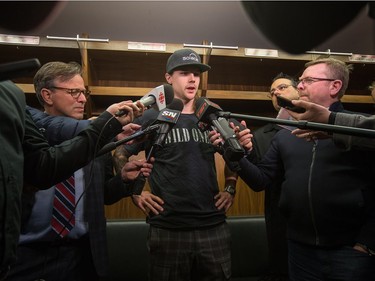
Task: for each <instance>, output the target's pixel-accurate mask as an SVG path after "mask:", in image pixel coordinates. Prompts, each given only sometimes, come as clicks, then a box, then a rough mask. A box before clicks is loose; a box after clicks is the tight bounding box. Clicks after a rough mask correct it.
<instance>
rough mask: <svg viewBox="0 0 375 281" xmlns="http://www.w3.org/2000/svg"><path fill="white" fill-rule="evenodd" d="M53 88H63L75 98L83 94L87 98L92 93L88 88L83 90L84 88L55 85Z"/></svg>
mask: <svg viewBox="0 0 375 281" xmlns="http://www.w3.org/2000/svg"><path fill="white" fill-rule="evenodd" d="M51 88H52V89H56V90H63V91H65V92H67V93H68V94H70V95H71V96H72V97H73V98H74V99H78V98H79V97H80V95H81V94H83V95H84V96H85V97H86V98H87V97H88V96H89V95H90V93H91V91H90V90H86V89H84V90H82V89H69V88H63V87H55V86H52V87H51Z"/></svg>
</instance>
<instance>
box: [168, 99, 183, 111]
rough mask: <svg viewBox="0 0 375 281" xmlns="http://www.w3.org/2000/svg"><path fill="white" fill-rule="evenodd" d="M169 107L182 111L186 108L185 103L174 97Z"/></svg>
mask: <svg viewBox="0 0 375 281" xmlns="http://www.w3.org/2000/svg"><path fill="white" fill-rule="evenodd" d="M167 108H169V109H173V110H177V111H182V109H183V108H184V104H183V103H182V100H180V99H173V100H172V102H171V103H170V104H168V105H167Z"/></svg>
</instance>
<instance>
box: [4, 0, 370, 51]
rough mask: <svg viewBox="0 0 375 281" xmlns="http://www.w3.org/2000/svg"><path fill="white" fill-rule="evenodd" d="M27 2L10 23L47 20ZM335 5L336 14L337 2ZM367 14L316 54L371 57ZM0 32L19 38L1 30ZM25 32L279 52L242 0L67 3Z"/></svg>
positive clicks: (37, 6) (283, 17)
mask: <svg viewBox="0 0 375 281" xmlns="http://www.w3.org/2000/svg"><path fill="white" fill-rule="evenodd" d="M2 2H3V3H4V1H2ZM30 2H31V3H33V5H34V7H35V9H34V7H33V8H27V9H23V8H22V5H21V4H18V6H17V7H18V9H17V12H15V14H17V13H20V12H22V11H23V14H22V16H20V15H19V16H14V15H10V16H9V18H10V20H11V21H13V23H18V25H21V24H23V23H25V25H27V24H29V21H28V20H27V18H29V17H31V15H33V17H34V18H36V19H44V18H46V17H45V15H41V14H40V13H41V11H42V10H41V9H40V7H46V5H48V2H44V1H40V2H36V1H29V3H30ZM0 5H3V4H1V3H0ZM337 7H338V8H337V13H338V14H340V1H337ZM44 10H45V9H44ZM306 12H308V11H306ZM367 12H368V11H367V7H366V8H364V9H363V10H362V11H361V12H360V13H359V15H358V17H356V18H355V19H353V20H352V21H351V22H350V23H349V24H348V25H347V26H345V27H344V28H343V29H342V30H341V31H339V32H337V33H336V34H334V35H333V36H332V37H331V38H329V39H328V40H326V41H325V42H324V43H322V44H321V45H319V46H317V47H316V48H315V50H318V51H326V50H328V49H329V50H330V51H331V52H350V53H354V54H375V23H374V20H372V19H371V18H369V17H368V16H367ZM278 16H279V18H277V19H276V20H279V22H280V24H282V23H283V19H285V18H286V17H292V16H293V15H289V14H284V13H280V15H278ZM317 20H319V19H317ZM311 24H314V23H313V22H312V23H311ZM285 32H293V30H285ZM316 32H319V30H317V31H316ZM0 33H5V34H9V33H10V34H18V33H17V32H15V31H14V30H13V31H10V30H6V29H4V28H3V29H1V27H0ZM26 33H27V35H35V36H46V35H49V36H62V37H76V36H77V35H81V34H84V33H85V34H88V35H89V37H91V38H99V39H109V40H124V41H139V42H157V43H176V44H178V43H187V44H201V43H202V41H204V40H207V41H208V42H212V43H213V45H220V46H239V47H246V48H264V49H278V48H277V47H276V46H275V45H274V44H272V43H271V42H270V41H268V40H267V39H266V38H265V37H264V36H263V35H262V34H261V33H260V31H259V30H258V29H257V28H256V27H255V25H254V24H253V22H252V21H251V19H250V18H249V17H248V15H247V13H246V12H245V10H244V8H243V6H242V4H241V2H240V1H66V2H62V3H61V4H59V5H56V7H55V8H54V9H53V13H52V15H51V16H50V17H49V20H47V21H45V24H44V26H43V28H39V29H34V30H31V31H28V32H26ZM296 40H298V34H296Z"/></svg>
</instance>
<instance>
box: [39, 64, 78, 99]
mask: <svg viewBox="0 0 375 281" xmlns="http://www.w3.org/2000/svg"><path fill="white" fill-rule="evenodd" d="M76 75H81V76H82V67H81V65H80V64H78V63H76V62H69V63H65V62H60V61H52V62H48V63H46V64H44V65H43V66H42V67H41V68H40V69H39V70H38V72H37V73H36V74H35V76H34V88H35V93H36V97H37V98H38V100H39V103H40V104H41V105H42V106H43V105H44V99H43V97H42V93H41V91H42V89H43V88H47V89H50V88H52V87H53V86H54V83H55V81H56V80H59V81H62V82H64V81H67V80H70V79H72V78H73V77H74V76H76Z"/></svg>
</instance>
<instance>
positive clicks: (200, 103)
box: [195, 97, 245, 162]
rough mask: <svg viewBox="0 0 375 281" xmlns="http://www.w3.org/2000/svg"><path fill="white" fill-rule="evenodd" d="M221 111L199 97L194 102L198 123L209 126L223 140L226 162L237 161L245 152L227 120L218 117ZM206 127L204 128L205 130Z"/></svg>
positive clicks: (207, 100)
mask: <svg viewBox="0 0 375 281" xmlns="http://www.w3.org/2000/svg"><path fill="white" fill-rule="evenodd" d="M221 111H222V109H221V107H220V106H218V105H217V104H215V103H213V102H211V101H210V100H209V99H207V98H204V97H201V98H199V99H198V100H197V102H196V110H195V115H196V116H197V118H198V120H199V122H203V123H205V124H208V125H211V126H212V129H214V130H216V131H217V132H219V133H220V135H221V137H222V139H223V140H224V142H223V144H222V148H223V157H224V160H225V161H226V162H228V161H238V160H240V159H241V158H242V157H244V155H245V150H244V149H243V147H242V146H241V144H240V143H239V141H238V140H237V138H236V136H235V133H234V131H233V129H232V128H231V127H230V125H229V122H228V120H227V119H225V118H223V117H219V116H218V113H219V112H221ZM207 127H208V126H206V128H207Z"/></svg>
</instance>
